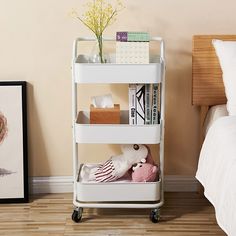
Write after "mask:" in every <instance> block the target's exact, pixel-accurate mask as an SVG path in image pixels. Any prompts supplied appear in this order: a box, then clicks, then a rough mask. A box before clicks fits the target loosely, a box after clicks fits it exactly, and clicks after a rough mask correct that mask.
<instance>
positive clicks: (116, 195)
mask: <svg viewBox="0 0 236 236" xmlns="http://www.w3.org/2000/svg"><path fill="white" fill-rule="evenodd" d="M104 40H105V41H106V40H107V41H115V40H113V39H104ZM81 41H94V39H88V38H77V39H76V40H75V41H74V45H73V59H72V126H73V178H74V179H73V180H74V191H73V192H74V194H73V204H74V206H75V210H74V211H73V213H72V220H73V221H74V222H80V220H81V218H82V212H83V208H150V209H151V213H150V219H151V220H152V222H154V223H157V222H158V221H159V217H160V212H159V208H160V207H161V206H162V205H163V203H164V189H163V186H164V120H165V119H164V108H165V106H164V103H165V56H164V55H165V48H164V41H163V40H162V38H160V37H154V38H152V39H151V41H157V42H159V43H160V56H158V55H156V56H155V57H154V59H152V60H151V62H150V63H149V64H115V63H112V62H111V63H106V64H93V63H87V62H86V58H85V57H84V56H82V55H79V54H78V50H77V49H78V44H79V43H80V42H81ZM93 83H94V84H97V83H101V84H106V83H109V84H112V83H113V84H122V83H123V84H137V83H145V84H147V83H150V84H155V83H160V88H161V92H160V93H161V96H160V97H161V102H160V124H155V125H129V121H128V117H129V116H128V111H121V124H114V125H113V124H112V125H111V124H107V125H103V124H101V125H100V124H90V122H89V112H88V111H87V112H86V111H79V108H78V100H77V87H78V85H79V84H93ZM79 143H90V144H92V143H103V144H105V143H106V144H159V145H160V148H159V152H158V159H159V163H160V176H159V181H157V182H148V183H134V182H119V181H116V182H108V183H92V182H90V183H89V182H83V181H81V179H80V171H81V168H82V166H83V163H80V161H79V156H78V145H77V144H79ZM88 161H89V160H88Z"/></svg>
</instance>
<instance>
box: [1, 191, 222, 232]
mask: <svg viewBox="0 0 236 236" xmlns="http://www.w3.org/2000/svg"><path fill="white" fill-rule="evenodd" d="M165 197H166V203H165V205H164V206H163V207H162V211H161V222H160V223H158V224H153V223H152V222H150V220H149V212H150V210H146V209H144V210H143V209H85V210H84V213H83V219H82V222H81V223H79V224H76V223H74V222H72V220H71V213H72V210H73V206H72V194H48V195H35V196H33V197H32V198H31V201H30V203H29V204H8V205H7V204H6V205H0V235H1V236H2V235H8V236H15V235H17V236H46V235H47V236H62V235H63V236H73V235H95V236H118V235H124V236H129V235H137V236H138V235H147V236H149V235H156V236H196V235H198V236H200V235H215V236H216V235H217V236H219V235H226V234H225V233H224V232H223V231H222V230H221V229H220V228H219V226H218V225H217V223H216V220H215V213H214V208H213V207H212V206H211V205H210V203H209V202H208V201H207V200H206V199H204V198H202V197H199V195H198V194H196V193H166V195H165Z"/></svg>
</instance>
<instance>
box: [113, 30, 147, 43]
mask: <svg viewBox="0 0 236 236" xmlns="http://www.w3.org/2000/svg"><path fill="white" fill-rule="evenodd" d="M116 41H120V42H149V41H150V37H149V34H148V33H147V32H117V33H116Z"/></svg>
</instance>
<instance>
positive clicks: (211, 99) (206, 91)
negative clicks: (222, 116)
mask: <svg viewBox="0 0 236 236" xmlns="http://www.w3.org/2000/svg"><path fill="white" fill-rule="evenodd" d="M212 39H221V40H232V41H235V40H236V35H195V36H193V49H192V104H193V105H197V106H200V114H201V115H200V122H201V123H200V126H201V137H200V143H201V144H202V142H203V138H204V137H203V124H204V120H205V118H206V114H207V111H208V109H209V107H210V106H212V105H218V104H226V97H225V92H224V84H223V81H222V71H221V68H220V65H219V61H218V58H217V56H216V53H215V49H214V47H213V45H212Z"/></svg>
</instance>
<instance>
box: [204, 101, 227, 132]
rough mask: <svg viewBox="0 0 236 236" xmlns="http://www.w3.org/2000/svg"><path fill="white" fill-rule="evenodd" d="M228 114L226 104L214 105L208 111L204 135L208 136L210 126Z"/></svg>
mask: <svg viewBox="0 0 236 236" xmlns="http://www.w3.org/2000/svg"><path fill="white" fill-rule="evenodd" d="M224 116H228V111H227V109H226V105H216V106H212V107H211V108H210V109H209V111H208V112H207V116H206V119H205V122H204V126H203V130H204V136H206V134H207V132H208V130H209V128H210V127H211V126H212V124H213V123H214V122H215V121H216V120H218V119H219V118H221V117H224Z"/></svg>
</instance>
